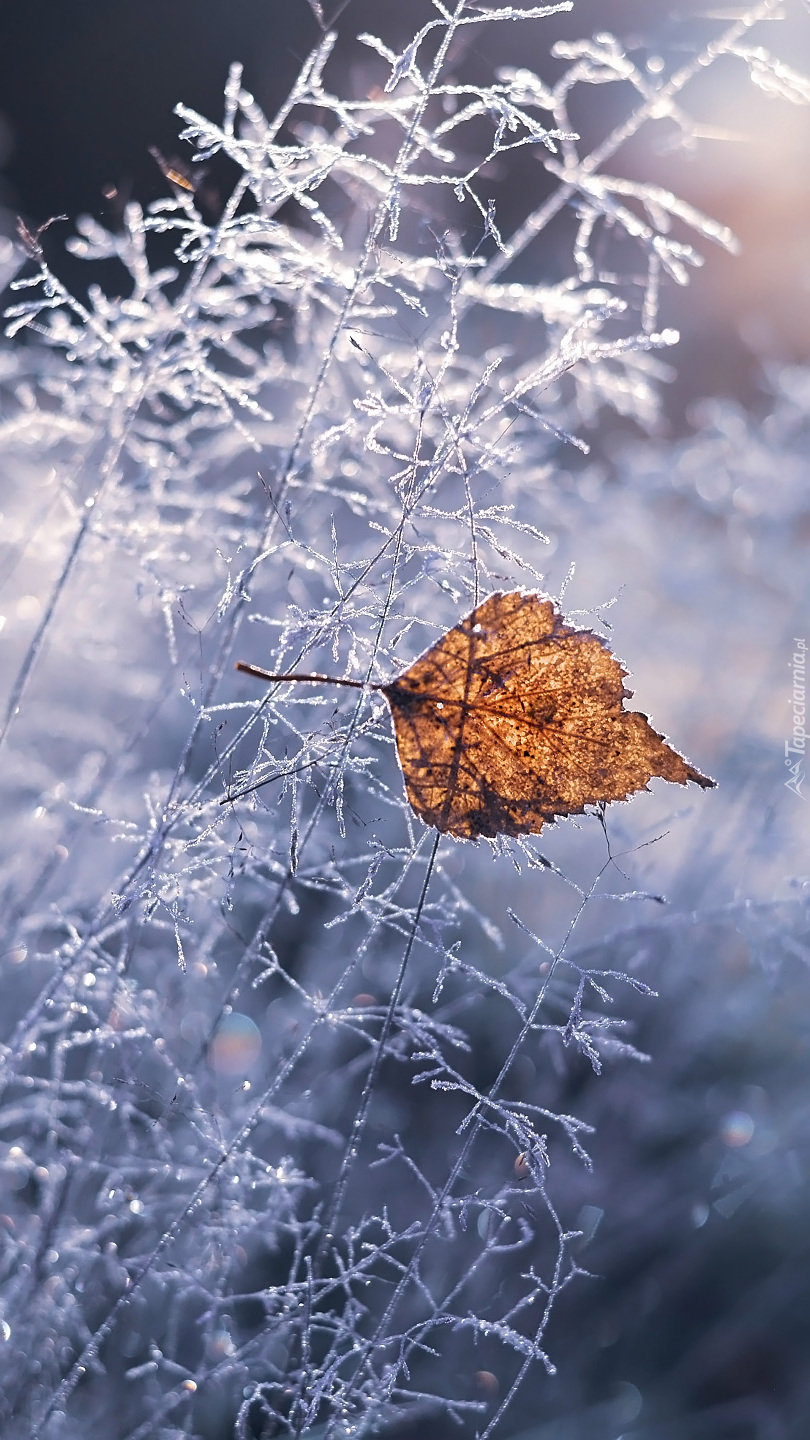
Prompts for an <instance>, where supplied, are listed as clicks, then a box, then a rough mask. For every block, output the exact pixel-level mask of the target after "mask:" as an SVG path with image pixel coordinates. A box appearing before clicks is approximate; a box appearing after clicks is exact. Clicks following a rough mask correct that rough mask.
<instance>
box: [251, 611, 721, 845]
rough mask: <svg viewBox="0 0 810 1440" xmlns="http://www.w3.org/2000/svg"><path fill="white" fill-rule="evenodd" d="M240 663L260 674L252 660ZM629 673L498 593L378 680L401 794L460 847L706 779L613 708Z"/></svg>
mask: <svg viewBox="0 0 810 1440" xmlns="http://www.w3.org/2000/svg"><path fill="white" fill-rule="evenodd" d="M237 668H238V669H241V670H246V671H247V672H248V673H250V674H254V675H258V676H260V677H261V678H263V679H277V680H282V679H311V680H320V681H324V680H327V679H328V678H329V677H327V676H295V675H291V676H281V675H278V676H273V675H270V674H268V673H267V672H265V671H260V670H257V669H256V667H254V666H249V665H242V664H240V665H239V666H238V667H237ZM626 674H627V671H626V670H625V669H624V667H623V666H622V664H621V662H620V661H619V660H617V659H616V657H615V656H614V655H611V653H610V651H609V649H608V648H607V645H606V644H605V642H604V641H603V640H600V638H599V636H598V635H594V634H593V633H592V632H591V631H590V630H576V629H574V628H573V627H572V626H570V625H567V624H566V623H565V620H564V619H563V617H562V615H561V614H560V613H559V611H558V610H557V609H556V608H555V606H554V602H553V601H552V600H549V599H548V598H547V597H545V596H543V595H537V594H524V593H523V592H522V591H520V590H515V591H512V592H510V593H508V594H503V593H501V592H497V593H496V594H494V595H490V596H489V598H488V599H487V600H484V601H483V603H482V604H480V605H478V606H477V607H476V609H475V610H473V611H472V612H471V613H470V614H469V615H467V616H466V617H465V619H463V620H461V621H460V622H459V624H458V625H456V626H455V627H454V628H453V629H452V630H448V632H447V634H446V635H443V636H442V638H441V640H439V641H437V643H436V644H435V645H433V646H431V648H430V649H429V650H427V651H425V654H424V655H421V656H420V657H419V659H418V660H415V661H414V663H413V664H412V665H411V666H410V667H409V668H408V669H407V670H406V671H405V672H404V674H402V675H400V676H398V677H397V679H396V680H391V681H389V682H388V683H387V684H384V685H371V686H363V685H362V682H360V681H348V682H347V681H339V682H337V683H341V684H347V683H348V684H351V685H353V686H354V687H355V688H371V689H376V690H380V691H382V693H383V695H384V696H385V698H386V700H387V701H388V704H389V705H390V707H391V713H392V715H393V717H394V730H395V734H396V741H397V750H398V752H399V759H400V764H401V766H402V774H403V776H404V779H405V788H406V790H407V793H408V799H409V801H410V803H411V805H412V806H413V808H414V810H415V811H416V813H417V814H418V815H420V816H421V817H422V819H423V820H424V821H425V822H426V823H427V824H428V825H434V826H435V827H436V829H437V830H439V831H441V832H442V833H445V834H449V835H455V836H458V837H459V838H460V839H464V840H477V839H479V838H480V837H482V836H483V837H487V838H490V839H491V838H493V837H494V836H496V835H526V834H535V835H536V834H537V833H538V832H539V831H540V830H541V829H542V827H543V825H544V824H545V823H546V822H548V821H553V820H554V819H555V818H556V817H558V816H564V815H581V814H582V812H583V811H584V810H585V808H586V806H588V805H598V804H601V803H603V802H605V801H609V800H626V799H627V798H628V797H629V796H630V795H632V794H633V792H634V791H636V790H643V789H644V788H645V787H646V785H647V783H648V781H649V780H651V779H652V778H653V777H654V776H661V777H662V778H663V779H664V780H672V781H674V782H675V783H676V784H678V785H685V784H686V783H687V782H688V781H689V780H693V781H694V782H695V784H697V785H701V786H703V787H704V788H705V787H708V786H713V785H714V783H715V782H714V781H713V780H710V779H709V778H708V776H706V775H701V773H700V771H699V770H696V769H695V768H694V766H693V765H690V764H689V762H688V761H687V760H685V759H684V758H683V756H682V755H679V754H678V752H677V750H673V749H672V747H671V746H670V745H668V744H667V742H666V741H665V739H664V737H663V736H662V735H659V734H658V733H657V731H655V730H653V728H652V726H651V725H650V724H649V722H648V720H647V717H646V715H641V714H639V713H638V712H637V711H632V710H630V711H627V710H625V709H624V707H623V702H624V701H625V700H626V699H628V698H629V697H630V695H631V694H632V691H630V690H627V689H625V687H624V683H623V682H624V679H625V676H626Z"/></svg>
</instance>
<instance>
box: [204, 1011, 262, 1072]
mask: <svg viewBox="0 0 810 1440" xmlns="http://www.w3.org/2000/svg"><path fill="white" fill-rule="evenodd" d="M261 1048H262V1037H261V1034H260V1032H259V1028H258V1026H257V1025H254V1023H253V1021H252V1020H251V1018H250V1016H249V1015H241V1014H240V1013H239V1011H237V1010H235V1011H233V1012H232V1013H231V1014H230V1015H226V1016H225V1017H224V1019H223V1020H222V1022H221V1023H220V1025H219V1027H218V1029H217V1033H216V1035H215V1036H214V1039H213V1041H212V1044H211V1049H210V1051H209V1064H210V1065H211V1068H212V1069H213V1070H216V1072H217V1074H218V1075H234V1076H238V1075H246V1074H247V1073H248V1071H249V1070H252V1069H253V1066H254V1065H255V1064H256V1061H257V1060H258V1058H259V1053H260V1051H261Z"/></svg>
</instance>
